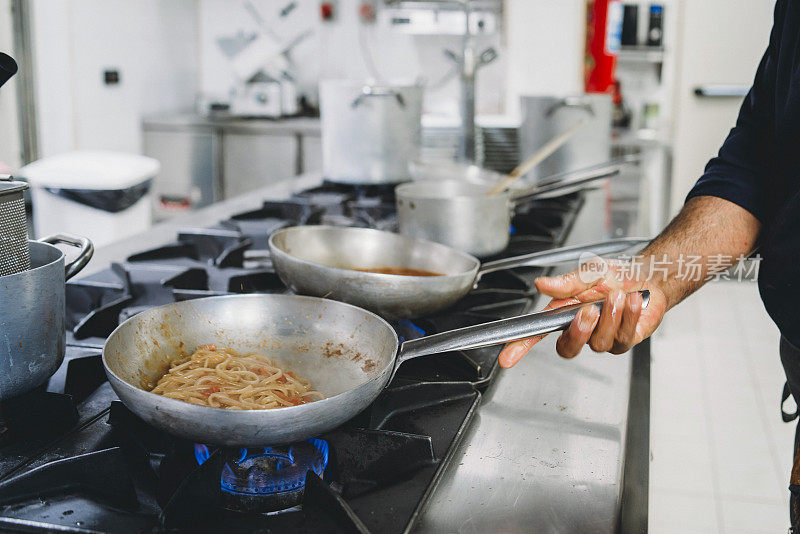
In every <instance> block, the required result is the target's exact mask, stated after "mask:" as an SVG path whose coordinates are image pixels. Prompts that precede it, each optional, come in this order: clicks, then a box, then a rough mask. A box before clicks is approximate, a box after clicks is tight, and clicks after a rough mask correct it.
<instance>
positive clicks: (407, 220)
mask: <svg viewBox="0 0 800 534" xmlns="http://www.w3.org/2000/svg"><path fill="white" fill-rule="evenodd" d="M628 161H629V160H621V161H618V162H612V163H607V164H605V165H601V166H597V167H592V168H588V169H583V170H581V171H576V172H574V173H569V174H566V175H558V176H555V177H550V178H548V179H547V180H546V181H545V183H544V184H539V185H536V186H534V187H530V188H526V189H515V190H511V191H503V192H501V193H498V194H491V195H490V194H487V191H489V190H490V189H493V188H494V187H493V186H492V185H491V182H490V184H489V185H478V184H475V183H472V182H468V181H465V180H443V181H440V180H420V181H416V182H411V183H408V184H403V185H400V186H398V187H397V189H396V190H395V194H396V196H397V216H398V223H399V228H400V233H401V234H403V235H407V236H411V237H415V238H418V239H427V240H430V241H435V242H437V243H442V244H444V245H447V246H449V247H452V248H455V249H457V250H461V251H463V252H467V253H469V254H473V255H475V256H478V257H487V256H491V255H492V254H497V253H498V252H500V251H502V250H503V249H505V248H506V247H507V246H508V242H509V239H510V233H511V231H512V229H511V219H512V217H513V214H514V211H515V209H516V206H517V205H518V204H519V203H521V202H524V201H526V200H531V199H535V198H541V197H543V196H551V195H553V194H555V193H558V192H562V191H563V192H565V193H564V194H566V192H574V191H575V190H576V189H579V188H581V187H585V186H586V184H589V183H592V182H595V181H597V180H602V179H604V178H610V177H612V176H616V175H617V174H619V172H620V169H621V167H622V166H623V165H624V164H625V163H627V162H628Z"/></svg>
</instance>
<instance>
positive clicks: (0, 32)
mask: <svg viewBox="0 0 800 534" xmlns="http://www.w3.org/2000/svg"><path fill="white" fill-rule="evenodd" d="M13 37H14V36H13V32H12V19H11V2H10V0H0V52H5V53H6V54H8V55H10V56H12V57H13V56H14V53H13V48H14V39H13ZM15 82H16V76H15V77H14V78H11V79H10V80H9V81H8V82H6V84H5V85H4V86H3V87H2V88H0V173H2V172H6V171H14V170H16V169H17V168H19V166H20V163H21V154H20V151H21V147H20V137H19V121H18V117H17V96H16V89H17V87H16V83H15Z"/></svg>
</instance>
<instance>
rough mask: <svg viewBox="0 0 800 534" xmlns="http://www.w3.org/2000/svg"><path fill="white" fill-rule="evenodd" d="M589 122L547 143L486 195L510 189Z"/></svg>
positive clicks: (584, 121)
mask: <svg viewBox="0 0 800 534" xmlns="http://www.w3.org/2000/svg"><path fill="white" fill-rule="evenodd" d="M587 122H588V121H587V120H582V121H580V122H579V123H578V124H576V125H575V126H573V127H572V128H570V129H569V130H567V131H566V132H564V133H562V134H559V135H558V136H557V137H554V138H553V139H551V140H550V141H548V142H547V143H545V145H544V146H542V147H540V148H539V149H538V150H537V151H536V153H535V154H534V155H533V156H531V157H529V158H528V159H526V160H525V161H523V162H522V163H520V164H519V165H517V166H516V167H514V169H513V170H512V171H511V172H510V173H508V176H505V177H504V178H503V179H502V180H500V181H499V182H498V183H497V184H496V185H494V186H493V187H492V188H491V189H490V190H489V191H488V192H487V193H486V194H487V195H496V194H498V193H501V192H503V191H505V190H506V189H508V188H509V187H510V186H511V185H512V184H513V183H514V182H516V181H517V180H519V179H520V178H521V177H522V176H524V175H525V174H527V173H528V172H529V171H530V170H531V169H533V168H534V167H536V166H537V165H539V164H540V163H541V162H543V161H544V160H546V159H547V158H548V157H550V155H552V154H553V153H554V152H555V151H556V150H558V149H559V148H561V147H562V146H564V144H566V143H567V141H569V140H570V139H572V138H573V137H574V136H575V135H576V134H577V133H578V132H580V131H581V129H583V127H584V126H586V123H587Z"/></svg>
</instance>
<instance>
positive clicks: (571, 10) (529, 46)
mask: <svg viewBox="0 0 800 534" xmlns="http://www.w3.org/2000/svg"><path fill="white" fill-rule="evenodd" d="M505 20H506V30H507V33H506V40H507V42H506V48H507V50H508V54H509V58H508V63H507V68H508V72H507V75H506V76H507V80H508V81H507V84H506V106H507V113H508V114H509V115H512V116H515V115H517V114H518V113H519V97H520V96H522V95H570V94H582V93H583V92H584V89H583V88H584V84H583V61H584V50H585V46H586V4H585V1H584V0H506V1H505Z"/></svg>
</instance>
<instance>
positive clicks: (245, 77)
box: [217, 1, 312, 118]
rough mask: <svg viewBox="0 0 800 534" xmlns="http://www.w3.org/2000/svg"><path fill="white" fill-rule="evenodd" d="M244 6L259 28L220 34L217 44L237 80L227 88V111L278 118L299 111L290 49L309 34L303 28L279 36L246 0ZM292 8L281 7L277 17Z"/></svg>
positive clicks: (283, 15)
mask: <svg viewBox="0 0 800 534" xmlns="http://www.w3.org/2000/svg"><path fill="white" fill-rule="evenodd" d="M244 7H245V9H246V10H247V12H248V14H249V15H250V17H251V18H252V19H253V20H254V21H255V22H256V24H257V26H258V31H257V32H255V33H250V34H243V33H241V32H239V33H237V34H236V35H232V36H226V37H220V38H219V39H217V45H218V46H219V49H220V50H221V51H222V53H223V54H224V55H225V56H226V57H227V58H228V59H229V60H230V62H231V68H232V71H233V73H234V75H235V77H236V82H235V84H234V85H233V87H231V89H230V95H229V96H230V102H229V109H228V112H229V113H230V114H232V115H235V116H239V117H262V118H279V117H282V116H288V115H294V114H296V113H297V111H298V102H297V87H296V83H295V74H296V67H295V65H294V64H293V62H292V60H291V55H290V54H291V51H292V49H294V48H295V47H296V46H297V45H298V44H300V43H301V42H303V41H304V40H305V39H306V38H308V37H309V36H310V35H311V34H312V30H310V29H304V30H302V31H300V32H298V33H296V34H295V35H292V36H290V37H288V38H287V37H283V36H280V35H279V34H278V33H277V32H276V31H275V29H274V28H272V27H271V26H270V25H268V24H267V22H266V21H265V20H264V18H262V17H261V15H260V13H259V12H258V10H257V9H256V7H255V6H254V5H253V4H252V3H251V2H249V1H245V2H244ZM293 11H294V10H293V9H289V10H282V11H280V12H279V14H278V17H279V19H283V18H284V17H287V16H289V14H290V13H292V12H293Z"/></svg>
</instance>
